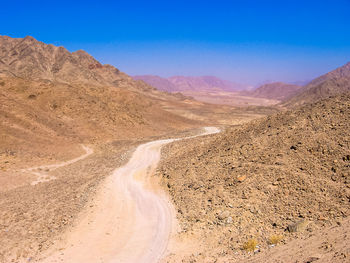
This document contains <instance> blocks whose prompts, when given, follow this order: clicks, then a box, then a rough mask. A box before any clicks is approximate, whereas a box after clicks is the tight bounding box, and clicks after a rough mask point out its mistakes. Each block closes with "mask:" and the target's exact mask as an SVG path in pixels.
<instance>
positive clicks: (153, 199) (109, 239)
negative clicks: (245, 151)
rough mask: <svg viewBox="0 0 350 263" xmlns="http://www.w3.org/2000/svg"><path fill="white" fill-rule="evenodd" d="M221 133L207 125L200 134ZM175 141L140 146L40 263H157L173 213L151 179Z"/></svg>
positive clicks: (108, 179)
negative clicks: (167, 147) (164, 148)
mask: <svg viewBox="0 0 350 263" xmlns="http://www.w3.org/2000/svg"><path fill="white" fill-rule="evenodd" d="M217 132H219V129H217V128H215V127H207V128H205V129H204V132H203V133H202V134H200V135H208V134H213V133H217ZM200 135H197V136H200ZM193 137H196V136H193ZM188 138H191V137H188ZM175 140H178V139H168V140H158V141H153V142H149V143H146V144H142V145H140V146H139V147H138V148H137V149H136V151H135V152H134V154H133V156H132V157H131V159H130V160H129V162H128V163H127V164H126V165H125V166H123V167H121V168H118V169H116V170H115V171H114V172H113V174H112V175H111V176H110V177H109V178H107V180H106V181H105V182H104V183H103V185H102V186H101V189H100V190H99V192H98V194H97V196H96V198H95V200H94V203H93V204H92V205H91V206H90V208H89V209H88V210H87V211H85V212H84V214H83V215H82V217H81V219H80V220H78V223H77V225H76V226H75V227H73V229H72V230H71V232H69V233H67V234H66V236H65V237H64V238H63V241H62V243H61V244H59V245H58V247H56V251H55V252H53V253H51V254H50V255H48V256H47V257H46V259H44V260H42V261H40V262H42V263H48V262H69V263H80V262H84V263H90V262H91V263H97V262H104V263H111V262H119V263H122V262H124V263H126V262H158V261H159V259H160V258H161V257H162V256H163V255H164V253H165V251H166V248H167V244H168V241H169V236H170V233H171V230H172V228H173V222H174V221H173V220H174V218H175V215H174V213H173V212H172V205H171V203H170V202H169V200H168V198H167V196H166V195H165V194H164V193H163V192H162V191H161V190H160V189H159V188H158V184H157V182H156V178H152V177H151V175H152V174H153V171H154V169H155V168H156V166H157V164H158V162H159V159H160V149H161V147H162V146H163V145H165V144H167V143H170V142H173V141H175Z"/></svg>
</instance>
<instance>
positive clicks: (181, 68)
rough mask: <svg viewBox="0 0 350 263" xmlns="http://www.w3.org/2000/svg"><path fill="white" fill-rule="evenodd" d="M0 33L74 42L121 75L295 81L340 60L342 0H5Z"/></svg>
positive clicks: (345, 42)
mask: <svg viewBox="0 0 350 263" xmlns="http://www.w3.org/2000/svg"><path fill="white" fill-rule="evenodd" d="M0 35H8V36H11V37H25V36H27V35H31V36H33V37H34V38H36V39H38V40H40V41H43V42H45V43H50V44H54V45H58V46H64V47H66V48H67V49H68V50H69V51H76V50H79V49H83V50H85V51H87V52H88V53H90V54H91V55H93V56H94V57H95V58H96V59H97V60H99V61H100V62H101V63H103V64H111V65H114V66H116V67H117V68H118V69H120V70H122V71H124V72H125V73H127V74H129V75H145V74H152V75H159V76H162V77H168V76H173V75H185V76H201V75H214V76H218V77H220V78H223V79H227V80H231V81H235V82H239V83H245V84H250V85H257V84H259V83H263V82H266V81H277V80H278V81H285V82H294V81H305V80H311V79H313V78H315V77H317V76H319V75H321V74H324V73H326V72H328V71H330V70H333V69H335V68H337V67H339V66H341V65H343V64H345V63H347V62H349V61H350V0H333V1H328V0H324V1H322V0H318V1H314V0H310V1H308V0H304V1H299V0H294V1H289V0H284V1H282V0H280V1H269V0H264V1H263V0H261V1H253V0H245V1H244V0H242V1H235V0H231V1H220V0H215V1H206V0H201V1H191V0H187V1H183V0H177V1H166V0H163V1H152V0H148V1H127V0H125V1H103V0H100V1H89V0H86V1H74V0H71V1H66V0H60V1H47V0H46V1H35V0H32V1H16V0H12V1H2V3H1V9H0Z"/></svg>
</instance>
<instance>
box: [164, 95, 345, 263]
mask: <svg viewBox="0 0 350 263" xmlns="http://www.w3.org/2000/svg"><path fill="white" fill-rule="evenodd" d="M349 117H350V95H349V94H345V95H342V96H338V97H332V98H329V99H326V100H322V101H319V102H317V103H315V104H310V105H306V106H304V107H302V108H300V109H297V110H293V111H287V112H283V113H278V114H276V115H273V116H271V117H266V118H264V119H261V120H256V121H252V122H250V123H248V124H245V125H243V126H241V127H236V128H230V129H227V130H225V131H223V132H222V133H221V134H218V135H216V136H212V137H208V138H206V139H203V138H198V139H195V140H193V141H191V142H189V141H184V142H179V143H176V144H172V145H171V146H168V147H167V148H166V149H165V151H164V153H165V155H168V156H170V157H171V159H165V160H163V162H162V164H161V166H160V167H159V169H158V175H159V176H162V178H163V180H164V188H165V189H167V191H168V192H169V193H170V195H171V197H172V199H173V202H174V204H175V206H176V210H177V216H178V219H179V222H180V226H181V232H180V233H179V235H178V237H177V240H179V244H180V243H182V244H184V245H182V246H181V245H179V244H177V245H174V247H178V249H177V250H176V249H175V250H173V251H172V252H173V254H171V255H170V256H169V257H168V259H167V260H168V262H179V261H181V260H183V261H182V262H212V261H213V260H217V262H228V261H229V262H235V260H238V259H239V258H240V259H242V257H243V258H245V256H246V255H247V252H245V251H244V250H242V249H243V247H245V248H246V249H247V250H249V248H250V247H251V246H253V248H252V249H253V250H257V248H256V247H255V245H256V244H258V246H259V249H260V250H261V251H263V250H265V249H267V247H268V246H269V245H271V244H272V245H274V244H275V243H278V242H279V241H280V240H284V241H283V242H287V244H288V242H289V241H290V240H291V239H293V238H295V237H300V238H305V237H308V236H309V235H313V234H314V233H318V231H322V229H323V228H324V227H327V226H331V225H333V224H335V223H337V222H341V221H342V219H344V218H346V217H348V216H349V215H350V202H349V201H350V174H349V171H350V169H349V167H350V137H349V130H350V126H349V123H350V119H349ZM339 224H340V223H339ZM254 239H256V241H257V243H256V244H255V243H254V242H255V241H254ZM249 240H251V243H248V245H247V244H246V245H244V244H245V242H247V241H249ZM252 240H253V241H254V242H253V241H252ZM325 241H326V240H325ZM195 244H196V245H195ZM249 244H254V245H249ZM186 247H189V248H190V249H186ZM181 248H182V249H181ZM338 248H339V249H340V252H341V251H342V250H344V247H342V246H338ZM346 249H348V248H346ZM338 252H339V251H338ZM340 252H339V253H340ZM253 259H254V258H253ZM293 259H294V258H293ZM299 259H300V260H301V262H306V261H303V260H306V259H302V258H299ZM220 260H221V261H220ZM288 260H292V255H290V258H288ZM253 262H255V261H254V260H253ZM261 262H275V261H273V260H272V259H270V258H269V257H268V255H267V256H266V257H265V261H264V260H262V261H261ZM284 262H285V261H284ZM334 262H346V261H334Z"/></svg>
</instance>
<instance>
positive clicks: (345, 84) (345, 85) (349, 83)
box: [282, 62, 350, 108]
mask: <svg viewBox="0 0 350 263" xmlns="http://www.w3.org/2000/svg"><path fill="white" fill-rule="evenodd" d="M347 91H350V62H349V63H347V64H345V65H344V66H342V67H339V68H337V69H335V70H333V71H331V72H329V73H327V74H324V75H322V76H320V77H318V78H316V79H314V80H312V81H311V82H310V83H309V84H308V85H306V86H304V87H302V88H301V89H299V90H298V92H297V93H296V94H295V95H294V96H293V97H290V98H289V99H288V100H287V101H286V102H284V103H283V104H282V105H283V106H286V107H290V108H291V107H296V106H299V105H303V104H306V103H311V102H315V101H317V100H319V99H322V98H327V97H329V96H333V95H337V94H341V93H344V92H347Z"/></svg>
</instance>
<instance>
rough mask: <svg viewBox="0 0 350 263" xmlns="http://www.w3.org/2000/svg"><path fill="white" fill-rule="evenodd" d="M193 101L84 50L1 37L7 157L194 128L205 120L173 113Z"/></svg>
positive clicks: (0, 106)
mask: <svg viewBox="0 0 350 263" xmlns="http://www.w3.org/2000/svg"><path fill="white" fill-rule="evenodd" d="M185 99H186V98H185V97H183V96H182V97H181V96H174V95H171V94H168V93H164V92H160V91H157V90H156V89H154V88H152V87H150V86H149V85H147V84H145V83H144V82H142V81H135V80H133V79H132V78H131V77H129V76H127V75H126V74H124V73H121V72H120V71H119V70H118V69H116V68H114V67H113V66H110V65H102V64H100V63H99V62H98V61H97V60H95V59H94V58H93V57H92V56H90V55H89V54H87V53H86V52H84V51H77V52H73V53H70V52H69V51H68V50H66V49H65V48H63V47H56V46H53V45H47V44H45V43H43V42H40V41H37V40H35V39H34V38H32V37H25V38H23V39H21V38H10V37H6V36H0V112H1V114H0V119H1V122H0V132H1V133H0V135H1V140H0V158H2V154H5V153H8V152H16V153H17V155H18V157H19V156H20V155H21V156H22V157H23V158H26V157H29V156H36V157H37V158H38V159H41V158H43V156H46V157H49V155H50V154H49V153H50V152H51V153H52V152H56V153H58V154H59V149H61V148H62V149H63V148H65V147H67V146H69V145H72V144H74V145H76V143H81V142H87V143H94V142H97V141H100V142H101V141H107V140H111V139H113V138H118V139H125V138H135V137H143V136H150V135H156V134H162V133H166V132H169V131H173V130H174V129H175V130H181V129H185V128H188V127H193V126H195V125H198V124H199V121H196V120H190V119H188V118H186V117H183V115H184V114H177V113H172V110H171V109H172V108H176V107H180V108H181V106H184V107H186V105H189V103H188V102H184V100H185ZM30 153H32V155H31V154H30ZM5 155H6V154H5Z"/></svg>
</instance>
